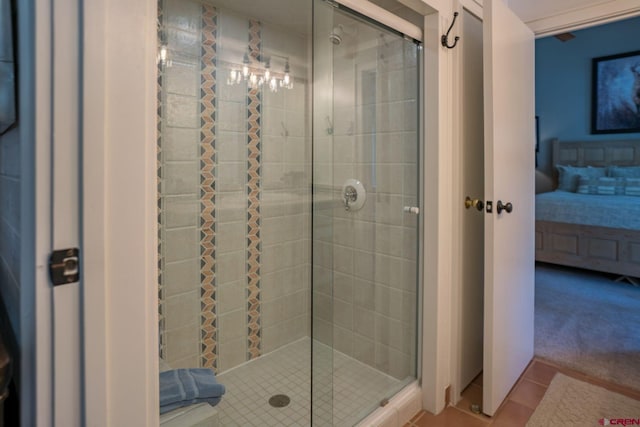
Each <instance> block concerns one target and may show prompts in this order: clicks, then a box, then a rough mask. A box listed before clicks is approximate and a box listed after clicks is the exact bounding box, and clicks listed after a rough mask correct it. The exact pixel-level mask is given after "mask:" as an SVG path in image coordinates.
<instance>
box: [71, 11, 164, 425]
mask: <svg viewBox="0 0 640 427" xmlns="http://www.w3.org/2000/svg"><path fill="white" fill-rule="evenodd" d="M83 3H84V4H83V8H82V11H81V12H82V22H83V27H82V41H83V43H82V45H83V51H82V56H83V60H82V88H83V110H82V113H83V122H84V123H83V127H82V130H83V134H82V138H83V142H84V144H83V159H82V163H83V174H82V178H83V198H82V211H83V224H82V225H83V228H82V237H83V247H84V278H85V282H84V283H85V287H84V293H83V301H82V303H83V307H84V313H83V315H84V342H83V345H84V346H83V351H84V355H83V356H84V357H83V360H84V363H85V376H84V403H85V411H84V417H85V419H84V422H85V423H86V424H91V425H95V426H115V425H138V426H149V427H157V426H158V425H159V413H158V407H159V390H158V387H159V386H158V381H159V380H158V372H159V361H158V300H157V298H158V291H157V283H158V282H157V251H156V244H157V221H156V220H155V219H156V209H157V207H156V202H157V193H156V192H157V171H156V154H157V153H156V150H157V145H156V144H157V142H156V91H157V87H156V85H157V83H156V66H155V60H156V44H157V41H156V39H157V23H156V21H157V1H156V0H146V1H137V2H130V1H128V0H96V1H85V2H83ZM123 171H126V173H122V172H123Z"/></svg>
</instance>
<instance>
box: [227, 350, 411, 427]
mask: <svg viewBox="0 0 640 427" xmlns="http://www.w3.org/2000/svg"><path fill="white" fill-rule="evenodd" d="M313 363H314V368H319V369H317V371H320V374H322V371H324V372H327V375H326V376H324V377H322V376H321V375H319V376H317V377H315V379H316V381H318V382H326V384H327V385H328V387H326V386H325V387H324V389H325V390H327V389H328V390H330V392H329V393H326V395H321V394H320V393H316V394H315V395H314V399H316V402H317V405H316V406H314V408H313V410H314V424H316V425H334V426H352V425H354V424H356V423H357V422H358V421H359V420H360V419H362V418H364V416H366V415H367V414H368V413H370V412H371V411H373V410H374V409H375V408H376V407H377V406H378V403H379V402H380V401H381V400H382V399H384V398H385V397H388V396H391V395H393V394H395V393H396V392H397V391H398V390H400V389H401V388H402V387H403V386H404V385H405V384H406V383H407V381H400V380H398V379H395V378H392V377H390V376H388V375H386V374H384V373H382V372H380V371H377V370H375V369H374V368H372V367H370V366H367V365H365V364H363V363H361V362H358V361H357V360H355V359H352V358H350V357H348V356H346V355H344V354H343V353H340V352H337V351H331V349H330V347H328V346H325V345H322V344H318V347H316V349H315V354H314V362H313ZM310 366H311V340H310V338H302V339H300V340H298V341H295V342H293V343H291V344H289V345H287V346H285V347H282V348H280V349H278V350H276V351H274V352H271V353H269V354H266V355H264V356H261V357H259V358H258V359H255V360H253V361H250V362H247V363H245V364H243V365H240V366H239V367H236V368H234V369H231V370H229V371H227V372H224V373H222V374H220V375H218V381H219V382H220V383H222V384H224V386H225V388H226V390H227V391H226V394H225V395H224V397H223V399H222V401H221V402H220V403H219V404H218V405H217V406H216V408H217V409H218V413H219V417H220V425H222V426H225V427H233V426H238V427H240V426H242V427H247V426H261V427H262V426H265V427H267V426H274V427H275V426H278V427H280V426H309V425H310V420H309V416H310V408H309V403H310V401H311V390H310V389H311V377H310ZM325 367H326V369H325ZM315 375H318V374H315ZM331 381H333V387H331ZM331 391H332V392H333V393H331ZM275 394H286V395H287V396H289V397H290V398H291V402H290V403H289V405H287V406H286V407H284V408H274V407H272V406H270V405H269V403H268V401H269V398H270V397H271V396H273V395H275ZM332 405H333V408H332Z"/></svg>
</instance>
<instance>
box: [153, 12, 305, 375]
mask: <svg viewBox="0 0 640 427" xmlns="http://www.w3.org/2000/svg"><path fill="white" fill-rule="evenodd" d="M160 17H161V22H162V29H163V30H164V31H163V32H162V34H161V39H163V38H164V40H165V41H166V44H167V47H168V58H167V61H166V62H165V63H164V65H163V64H161V65H160V68H161V73H160V79H159V85H160V87H161V89H160V92H159V93H160V94H161V95H160V101H161V108H160V110H159V114H160V116H159V118H160V119H159V131H160V139H159V177H160V180H159V182H160V186H159V209H160V214H159V221H160V233H161V235H160V247H159V255H160V274H159V289H160V313H161V316H160V317H161V324H160V333H161V355H162V356H163V357H164V358H165V359H166V360H167V361H168V362H169V363H170V364H171V365H173V366H174V367H176V366H191V367H193V366H207V367H212V368H214V369H216V370H217V371H218V372H222V371H225V370H227V369H229V368H232V367H234V366H237V365H238V364H240V363H243V362H245V361H247V360H250V359H253V358H255V357H258V356H259V355H261V354H264V353H266V352H269V351H272V350H274V349H276V348H278V347H280V346H282V345H286V344H287V343H290V342H292V341H295V340H296V339H299V338H301V337H303V336H305V335H308V332H309V331H308V328H309V322H310V315H309V308H308V306H309V289H310V283H309V268H310V262H309V256H310V250H309V245H310V241H309V237H310V236H309V234H310V233H309V231H308V230H309V222H310V220H309V215H310V213H309V203H310V195H309V182H310V177H309V170H310V164H309V161H310V152H309V149H310V139H309V131H308V122H309V117H308V113H307V111H306V110H307V109H306V105H307V97H308V94H307V92H308V88H307V85H306V84H305V81H306V74H307V65H306V64H307V62H306V61H307V43H306V40H305V36H303V35H294V34H290V33H288V32H285V31H283V30H281V29H280V28H278V27H276V26H273V25H270V24H269V23H263V22H260V21H258V20H256V19H252V18H249V17H246V16H243V15H241V14H239V13H236V12H233V11H229V10H226V9H221V8H216V7H215V5H214V4H210V3H200V2H195V1H181V0H167V1H165V2H164V3H163V4H162V9H161V11H160ZM245 52H248V53H249V55H250V56H251V60H252V62H255V63H256V64H257V62H256V61H259V60H260V59H261V58H262V57H264V56H266V55H274V57H273V58H272V60H271V66H272V69H273V71H274V72H281V71H282V70H283V69H284V65H285V60H286V58H289V61H290V63H291V67H292V70H291V71H292V75H293V76H294V78H295V82H294V86H293V89H284V88H281V89H280V90H279V91H278V92H276V93H273V92H271V91H270V90H269V89H268V88H262V89H251V88H248V87H247V84H246V82H241V83H240V84H229V83H228V81H227V79H228V77H229V75H230V71H231V70H238V69H239V68H240V67H241V66H242V61H243V55H244V54H245ZM275 55H278V57H276V56H275Z"/></svg>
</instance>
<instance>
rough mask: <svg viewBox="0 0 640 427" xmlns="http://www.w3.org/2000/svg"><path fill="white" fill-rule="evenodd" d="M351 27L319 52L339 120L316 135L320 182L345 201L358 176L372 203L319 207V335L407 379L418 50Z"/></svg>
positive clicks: (411, 365)
mask: <svg viewBox="0 0 640 427" xmlns="http://www.w3.org/2000/svg"><path fill="white" fill-rule="evenodd" d="M350 31H352V32H355V33H356V34H358V36H359V37H361V38H360V41H359V40H356V39H355V37H352V38H351V39H349V38H347V37H345V38H344V39H343V43H342V44H341V45H338V46H334V47H333V48H332V50H331V51H330V52H324V51H321V49H317V51H318V54H324V55H329V56H330V57H328V58H327V60H326V61H325V62H326V63H327V64H333V82H332V84H333V93H334V98H333V116H332V117H330V118H329V119H328V120H326V121H325V122H323V125H324V127H323V126H317V127H316V129H315V131H316V135H317V137H316V146H315V148H314V149H315V159H316V161H317V162H318V163H317V167H316V171H322V172H320V173H318V174H316V176H315V179H316V182H315V183H316V184H317V185H318V188H319V190H318V192H319V193H321V194H324V196H325V197H331V196H332V197H333V198H334V200H340V197H341V195H340V190H341V188H342V185H343V183H344V182H345V180H347V179H348V178H355V179H358V180H359V181H361V182H362V183H363V185H364V187H365V189H366V191H367V201H366V203H365V205H364V207H363V208H362V209H361V210H359V211H355V212H353V211H349V212H348V211H346V210H345V209H344V207H343V206H342V204H341V203H340V202H338V203H337V207H334V208H333V209H324V210H320V209H319V210H317V211H316V217H315V218H316V219H315V220H314V229H315V234H314V238H315V240H314V283H315V286H314V319H313V322H314V323H313V324H314V333H315V336H316V337H317V338H318V339H320V340H321V341H323V342H325V343H332V345H333V346H334V348H335V349H337V350H338V351H340V352H342V353H345V354H347V355H349V356H352V357H354V358H356V359H358V360H360V361H361V362H363V363H366V364H368V365H370V366H373V367H375V368H376V369H378V370H380V371H382V372H385V373H388V374H390V375H392V376H394V377H396V378H400V379H403V378H406V377H407V376H411V375H414V374H415V358H416V354H415V348H416V347H415V342H416V323H417V322H416V301H417V265H416V257H417V254H416V251H417V238H418V222H417V216H415V215H412V214H410V213H406V212H404V211H403V207H404V206H417V200H416V195H417V183H418V169H417V167H418V166H417V163H416V161H417V158H418V149H417V147H418V146H417V132H418V129H417V115H418V111H417V100H416V96H417V93H418V88H417V69H416V66H417V58H416V51H415V50H414V49H413V47H412V46H410V45H408V43H407V42H406V41H405V40H402V39H400V38H399V37H395V36H394V37H392V36H390V35H386V36H382V35H381V34H378V33H374V34H373V36H372V37H369V38H367V37H365V32H366V31H374V30H372V29H369V30H367V29H366V27H365V26H364V25H363V24H361V25H360V26H359V27H358V28H357V30H354V28H353V27H351V28H350ZM358 42H361V43H362V46H365V47H366V48H365V49H360V47H361V46H357V45H354V44H357V43H358ZM372 45H373V47H372ZM354 52H357V53H355V54H354ZM331 71H332V70H330V69H329V70H326V72H329V73H331ZM317 72H318V70H317V69H316V73H317ZM316 84H325V85H326V84H327V82H326V81H322V80H320V79H319V80H318V81H316ZM316 90H321V89H319V88H316ZM327 90H331V88H328V89H327ZM316 108H317V109H318V110H320V109H321V108H322V105H320V106H316ZM322 135H323V136H322ZM321 136H322V137H321ZM327 177H329V178H327ZM331 179H332V180H333V182H329V180H331ZM318 199H319V198H318Z"/></svg>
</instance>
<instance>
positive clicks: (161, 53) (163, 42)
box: [156, 21, 171, 67]
mask: <svg viewBox="0 0 640 427" xmlns="http://www.w3.org/2000/svg"><path fill="white" fill-rule="evenodd" d="M167 44H168V43H167V32H166V31H165V29H164V28H163V27H162V25H160V21H158V45H159V49H158V55H157V56H156V62H157V63H158V64H159V65H162V66H166V67H170V66H171V61H170V60H168V58H169V53H168V50H167Z"/></svg>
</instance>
